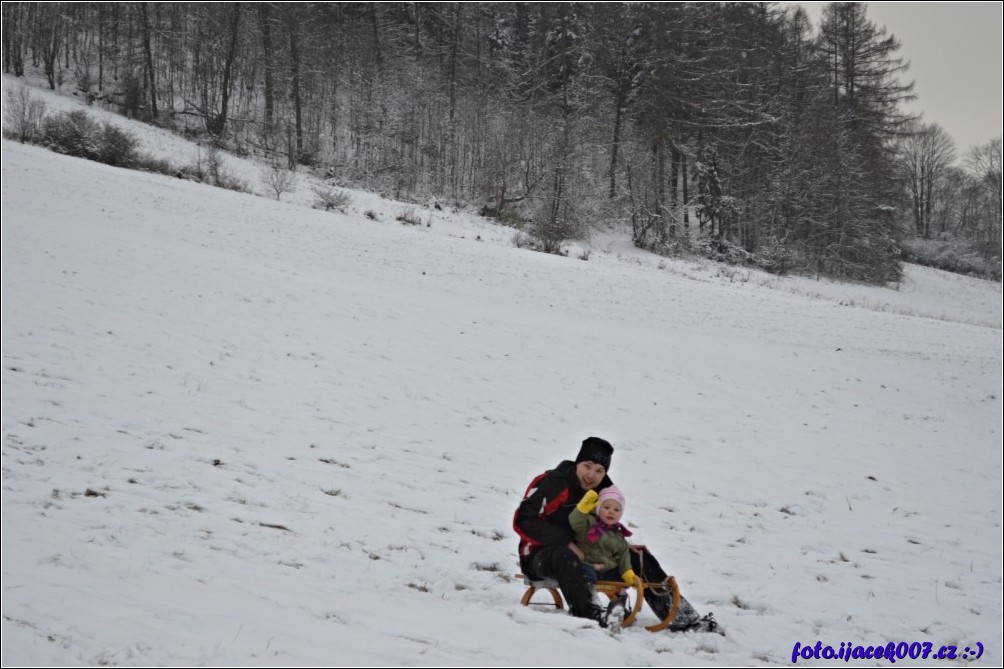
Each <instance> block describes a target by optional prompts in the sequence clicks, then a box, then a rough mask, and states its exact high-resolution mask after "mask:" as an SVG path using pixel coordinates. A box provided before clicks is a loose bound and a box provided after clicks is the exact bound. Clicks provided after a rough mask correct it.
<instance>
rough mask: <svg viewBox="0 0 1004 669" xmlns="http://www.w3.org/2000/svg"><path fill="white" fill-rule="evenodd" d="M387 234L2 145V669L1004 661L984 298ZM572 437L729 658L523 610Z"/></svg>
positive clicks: (979, 293) (927, 284)
mask: <svg viewBox="0 0 1004 669" xmlns="http://www.w3.org/2000/svg"><path fill="white" fill-rule="evenodd" d="M373 206H374V207H379V206H380V205H378V204H374V205H373ZM385 207H389V205H385ZM379 213H380V218H381V219H382V221H384V222H379V221H377V222H374V221H370V220H367V219H365V218H363V217H361V216H354V215H350V216H342V215H334V214H325V213H322V212H318V211H313V210H309V209H304V208H302V207H297V206H290V205H287V204H284V203H277V202H274V201H270V200H267V199H263V198H257V197H253V196H249V195H242V194H237V193H231V192H227V191H221V190H218V189H212V188H209V187H205V186H202V185H198V184H194V183H189V182H184V181H179V180H172V179H165V178H163V177H157V176H153V175H147V174H141V173H135V172H127V171H122V170H116V169H113V168H108V167H105V166H101V165H96V164H92V163H87V162H83V161H79V160H75V159H68V158H64V157H60V156H57V155H55V154H51V153H48V152H46V151H43V150H40V149H36V148H30V147H23V146H20V145H16V144H11V143H9V142H7V141H4V143H3V224H2V227H3V233H2V241H3V298H4V299H3V371H2V388H3V424H2V428H3V486H4V488H3V528H4V531H3V555H4V563H3V583H4V590H3V623H2V625H3V627H2V629H3V639H4V642H3V661H4V663H5V664H43V663H51V664H105V663H115V664H185V663H191V664H231V663H234V664H236V663H251V664H284V665H294V664H325V663H335V664H423V665H424V664H526V665H530V664H550V663H556V664H563V665H564V664H576V665H587V664H589V665H593V664H614V665H618V664H628V663H630V664H657V663H658V664H685V663H693V662H698V663H709V664H712V663H714V664H727V663H733V664H739V665H747V664H757V663H761V662H764V663H771V664H787V663H790V661H791V659H790V657H791V649H792V646H793V645H794V643H795V642H796V641H799V642H801V643H803V644H810V645H811V644H813V643H815V641H816V640H822V641H823V642H824V643H832V644H834V645H839V643H840V642H842V641H843V642H853V643H862V644H878V643H883V644H884V643H886V642H888V641H897V642H898V641H907V642H910V641H928V640H929V641H931V642H933V643H934V644H935V645H936V647H937V646H940V644H942V643H950V644H954V645H958V646H960V648H961V647H963V646H966V645H971V644H974V643H975V642H977V641H979V642H981V643H982V644H983V645H984V646H985V647H986V652H985V653H984V655H983V657H982V660H981V661H982V662H987V663H999V662H1001V661H1002V659H1004V653H1002V638H1001V628H1000V622H1001V618H1002V610H1001V597H1000V592H1001V572H1000V565H1001V555H1002V553H1001V540H1002V532H1001V525H1000V521H1001V516H1002V513H1001V510H1002V507H1001V493H1002V486H1001V467H1002V458H1001V452H1000V448H999V445H1000V439H1001V419H1000V411H1001V408H1000V397H1001V360H1002V352H1001V330H1000V320H1001V316H1000V287H999V286H997V285H994V284H987V283H984V282H978V281H971V280H964V279H960V278H959V277H951V276H948V275H943V274H941V273H936V272H932V271H930V270H918V269H916V268H910V271H909V272H908V279H907V281H906V282H905V284H904V286H903V287H902V290H901V291H900V292H895V291H889V290H885V291H881V289H868V290H869V291H874V292H870V293H869V294H870V295H875V296H879V297H877V298H876V300H878V301H876V300H871V301H869V300H868V299H862V298H861V297H860V294H861V293H860V291H861V290H863V289H862V288H860V287H846V288H845V287H840V286H836V285H833V284H817V285H816V287H815V288H814V287H813V286H812V283H813V282H808V281H805V280H791V281H787V282H786V281H784V280H776V279H770V280H767V279H764V280H763V281H762V282H761V283H762V285H758V283H757V281H756V280H746V281H739V282H736V281H734V277H733V280H729V278H728V277H727V276H726V277H722V276H717V275H716V274H715V273H714V272H713V271H709V268H708V267H707V266H697V267H695V266H693V265H688V264H686V263H675V264H672V265H671V266H670V267H669V268H668V269H669V271H665V270H662V271H660V270H659V269H657V268H656V267H657V261H656V260H653V259H649V258H647V257H645V256H641V255H636V256H628V255H626V254H627V253H628V252H627V251H626V250H623V253H622V254H621V255H620V256H618V252H617V249H616V248H613V247H611V251H610V252H609V253H604V252H602V251H597V252H596V253H594V255H593V257H592V258H591V259H590V261H589V262H583V261H581V260H576V259H570V258H558V257H553V256H546V255H541V254H536V253H532V252H529V251H521V250H518V249H514V248H511V247H509V246H507V245H505V244H504V243H502V238H503V237H504V234H501V233H492V234H494V235H495V236H494V237H492V236H491V235H490V234H488V233H487V232H486V233H485V237H484V238H485V239H486V240H487V241H486V242H484V243H482V242H479V241H477V240H476V239H475V237H476V236H477V235H478V234H480V232H481V231H482V230H486V228H482V227H479V226H482V225H483V224H480V223H476V222H467V223H465V222H464V221H463V220H461V218H460V217H454V219H451V221H449V222H446V223H444V224H443V225H442V226H440V225H438V223H437V221H433V222H432V226H433V227H432V228H419V227H403V226H400V225H398V224H397V223H393V222H392V220H391V219H392V218H393V216H392V213H393V212H392V210H390V209H389V208H388V209H386V210H380V211H379ZM489 237H491V238H489ZM663 267H665V264H664V265H663ZM747 279H749V277H747ZM939 293H940V295H939ZM987 305H989V307H988V306H987ZM590 434H598V435H600V436H604V437H606V438H608V439H610V440H611V441H612V442H613V443H614V444H615V446H616V447H617V452H616V454H615V456H614V461H613V465H612V468H611V469H612V471H611V475H612V477H613V478H614V480H615V481H617V483H618V484H619V485H621V486H622V487H623V488H624V489H625V490H626V492H627V498H628V500H627V509H626V514H625V519H626V520H627V521H628V522H629V523H631V524H632V525H634V527H635V530H636V537H637V538H638V540H639V541H641V542H643V543H646V544H648V545H649V546H651V547H652V548H653V549H654V550H655V551H656V554H657V555H659V556H660V557H661V559H662V560H663V562H665V563H667V564H668V565H669V567H670V569H671V571H672V572H673V573H675V574H676V575H677V577H678V578H679V580H680V582H681V583H682V584H683V588H684V593H685V594H686V595H687V596H688V597H689V598H690V599H691V600H692V601H693V603H694V604H695V605H696V606H698V608H699V609H701V610H702V611H706V610H712V611H714V612H715V614H716V617H717V618H718V619H719V620H720V621H721V622H722V623H723V624H724V625H725V627H726V628H727V629H728V631H729V636H728V637H727V638H719V637H712V638H708V637H704V636H694V635H686V636H672V635H669V634H661V635H651V634H649V633H647V632H645V631H644V630H642V629H640V628H639V629H628V630H626V631H625V632H624V633H623V634H622V635H620V636H619V637H616V638H611V637H608V636H607V635H605V634H603V633H601V632H599V631H598V630H597V629H596V628H595V626H594V625H592V624H591V623H585V622H582V621H578V620H575V619H572V618H569V617H567V616H565V615H562V614H560V613H556V612H553V611H541V610H527V609H523V608H522V607H520V606H518V597H519V595H520V593H521V588H520V586H519V585H518V584H516V583H515V582H513V581H512V579H511V575H512V574H513V573H514V572H515V570H516V565H515V555H514V553H515V550H514V549H515V538H514V535H513V533H512V531H511V529H510V528H509V522H510V518H511V514H512V511H513V509H514V508H515V506H516V504H517V503H518V499H519V496H520V495H521V494H522V491H523V487H524V486H525V485H526V483H527V482H528V481H529V479H530V478H531V477H532V476H533V475H534V474H536V473H538V472H540V471H542V470H543V469H545V468H548V467H551V466H553V465H554V464H557V462H558V461H560V460H561V459H564V458H568V457H571V456H574V453H575V451H576V449H577V443H578V442H579V441H580V440H581V439H582V438H584V437H586V436H588V435H590Z"/></svg>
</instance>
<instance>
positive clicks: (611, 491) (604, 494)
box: [596, 485, 624, 509]
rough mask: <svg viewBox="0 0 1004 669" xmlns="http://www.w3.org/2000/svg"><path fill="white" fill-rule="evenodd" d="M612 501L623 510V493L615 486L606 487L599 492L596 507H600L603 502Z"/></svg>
mask: <svg viewBox="0 0 1004 669" xmlns="http://www.w3.org/2000/svg"><path fill="white" fill-rule="evenodd" d="M608 499H612V500H614V501H616V502H618V503H619V504H620V505H621V509H623V508H624V493H622V492H621V489H620V488H618V487H617V486H615V485H612V486H607V487H606V488H604V489H603V490H601V491H600V496H599V499H597V500H596V506H601V505H602V504H603V502H604V501H606V500H608Z"/></svg>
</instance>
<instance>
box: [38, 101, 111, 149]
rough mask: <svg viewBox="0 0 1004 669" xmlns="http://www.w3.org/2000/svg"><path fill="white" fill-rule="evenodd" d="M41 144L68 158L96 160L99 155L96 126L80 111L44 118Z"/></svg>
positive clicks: (98, 138) (98, 137) (85, 113)
mask: <svg viewBox="0 0 1004 669" xmlns="http://www.w3.org/2000/svg"><path fill="white" fill-rule="evenodd" d="M43 143H44V144H45V145H46V146H47V147H48V148H49V149H51V150H53V151H55V152H57V153H65V154H66V155H68V156H76V157H78V158H86V159H88V160H97V159H98V156H100V155H101V149H100V136H99V130H98V125H97V123H95V122H94V121H92V120H91V118H90V117H89V116H88V115H87V112H84V111H82V110H76V111H71V112H60V113H59V114H55V115H53V116H48V117H46V119H45V124H44V131H43Z"/></svg>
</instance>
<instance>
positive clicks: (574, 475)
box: [513, 437, 724, 634]
mask: <svg viewBox="0 0 1004 669" xmlns="http://www.w3.org/2000/svg"><path fill="white" fill-rule="evenodd" d="M613 452H614V447H613V446H611V445H610V442H608V441H606V440H605V439H600V438H599V437H589V438H588V439H586V440H585V441H583V442H582V447H581V448H580V449H579V454H578V455H577V456H576V458H575V461H574V462H573V461H571V460H565V461H564V462H562V463H561V464H559V465H558V466H557V467H555V468H554V469H552V470H550V471H547V472H544V473H543V474H541V475H539V476H537V477H536V478H535V479H534V480H533V481H532V482H531V483H530V485H529V487H528V488H527V490H526V493H525V494H524V496H523V501H522V502H521V503H520V505H519V508H518V509H516V513H515V515H514V517H513V528H514V529H515V530H516V533H517V534H518V535H519V537H520V542H519V562H520V567H521V568H522V570H523V573H524V574H526V575H527V576H529V577H530V578H531V579H534V580H540V579H545V578H549V579H554V580H556V581H557V582H558V585H559V586H560V588H561V592H562V593H563V594H564V595H565V599H566V600H567V601H568V608H569V612H570V613H571V614H572V615H573V616H577V617H580V618H591V619H593V620H596V621H597V622H599V624H600V626H601V627H608V626H613V627H616V626H618V625H619V624H620V622H621V621H622V620H623V617H624V614H625V611H624V603H625V599H626V597H624V596H622V597H621V598H617V599H615V600H613V601H612V602H611V603H610V606H608V607H607V609H606V610H604V609H603V608H602V607H600V606H599V605H597V604H596V603H595V602H594V601H593V598H592V592H591V591H590V589H589V583H588V581H587V580H586V577H585V575H584V574H583V572H582V569H581V564H582V559H583V557H584V556H583V554H582V551H581V549H580V548H579V547H578V546H576V545H575V541H574V539H575V534H574V532H573V531H572V528H571V525H570V524H569V521H568V517H569V515H570V514H571V513H572V510H573V509H574V508H575V507H576V505H577V504H578V503H579V501H580V500H581V499H582V496H583V495H585V494H586V491H588V490H595V491H596V492H600V491H601V490H603V489H604V488H607V487H610V486H612V485H613V482H612V481H611V480H610V478H609V477H608V476H607V472H608V471H609V470H610V460H611V458H612V456H613ZM631 565H632V569H633V571H634V572H635V573H637V574H639V575H640V576H641V578H642V579H643V580H645V581H647V582H649V583H663V582H664V581H665V580H666V578H667V576H666V572H664V571H663V570H662V567H660V566H659V562H658V561H657V560H656V559H655V557H654V556H653V555H652V554H651V553H648V552H647V551H646V550H644V548H643V547H637V548H635V549H632V554H631ZM645 601H646V602H648V604H649V606H650V607H651V608H652V610H653V612H655V614H656V615H657V616H659V617H660V618H665V617H666V615H668V613H669V606H670V602H669V599H668V598H667V597H666V596H665V594H664V593H660V592H659V588H658V587H649V588H646V589H645ZM669 629H670V630H672V631H686V630H694V631H706V632H716V633H718V634H724V632H722V630H721V628H720V627H719V626H718V624H717V622H716V621H715V620H714V618H713V616H712V615H711V614H710V613H709V614H707V615H706V616H704V617H701V616H700V614H698V613H697V611H695V610H694V607H693V606H691V605H690V603H689V602H688V601H687V600H686V599H684V598H682V597H681V598H680V609H679V611H678V612H677V615H676V618H674V620H673V622H672V623H671V624H670V626H669Z"/></svg>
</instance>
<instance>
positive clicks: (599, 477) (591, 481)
mask: <svg viewBox="0 0 1004 669" xmlns="http://www.w3.org/2000/svg"><path fill="white" fill-rule="evenodd" d="M575 475H576V476H578V477H579V485H580V486H582V489H583V490H592V489H593V488H595V487H596V486H598V485H599V484H600V483H602V482H603V477H604V476H606V475H607V469H606V467H604V466H603V465H598V464H596V463H595V462H592V461H590V460H585V461H584V462H580V463H579V464H577V465H575Z"/></svg>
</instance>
